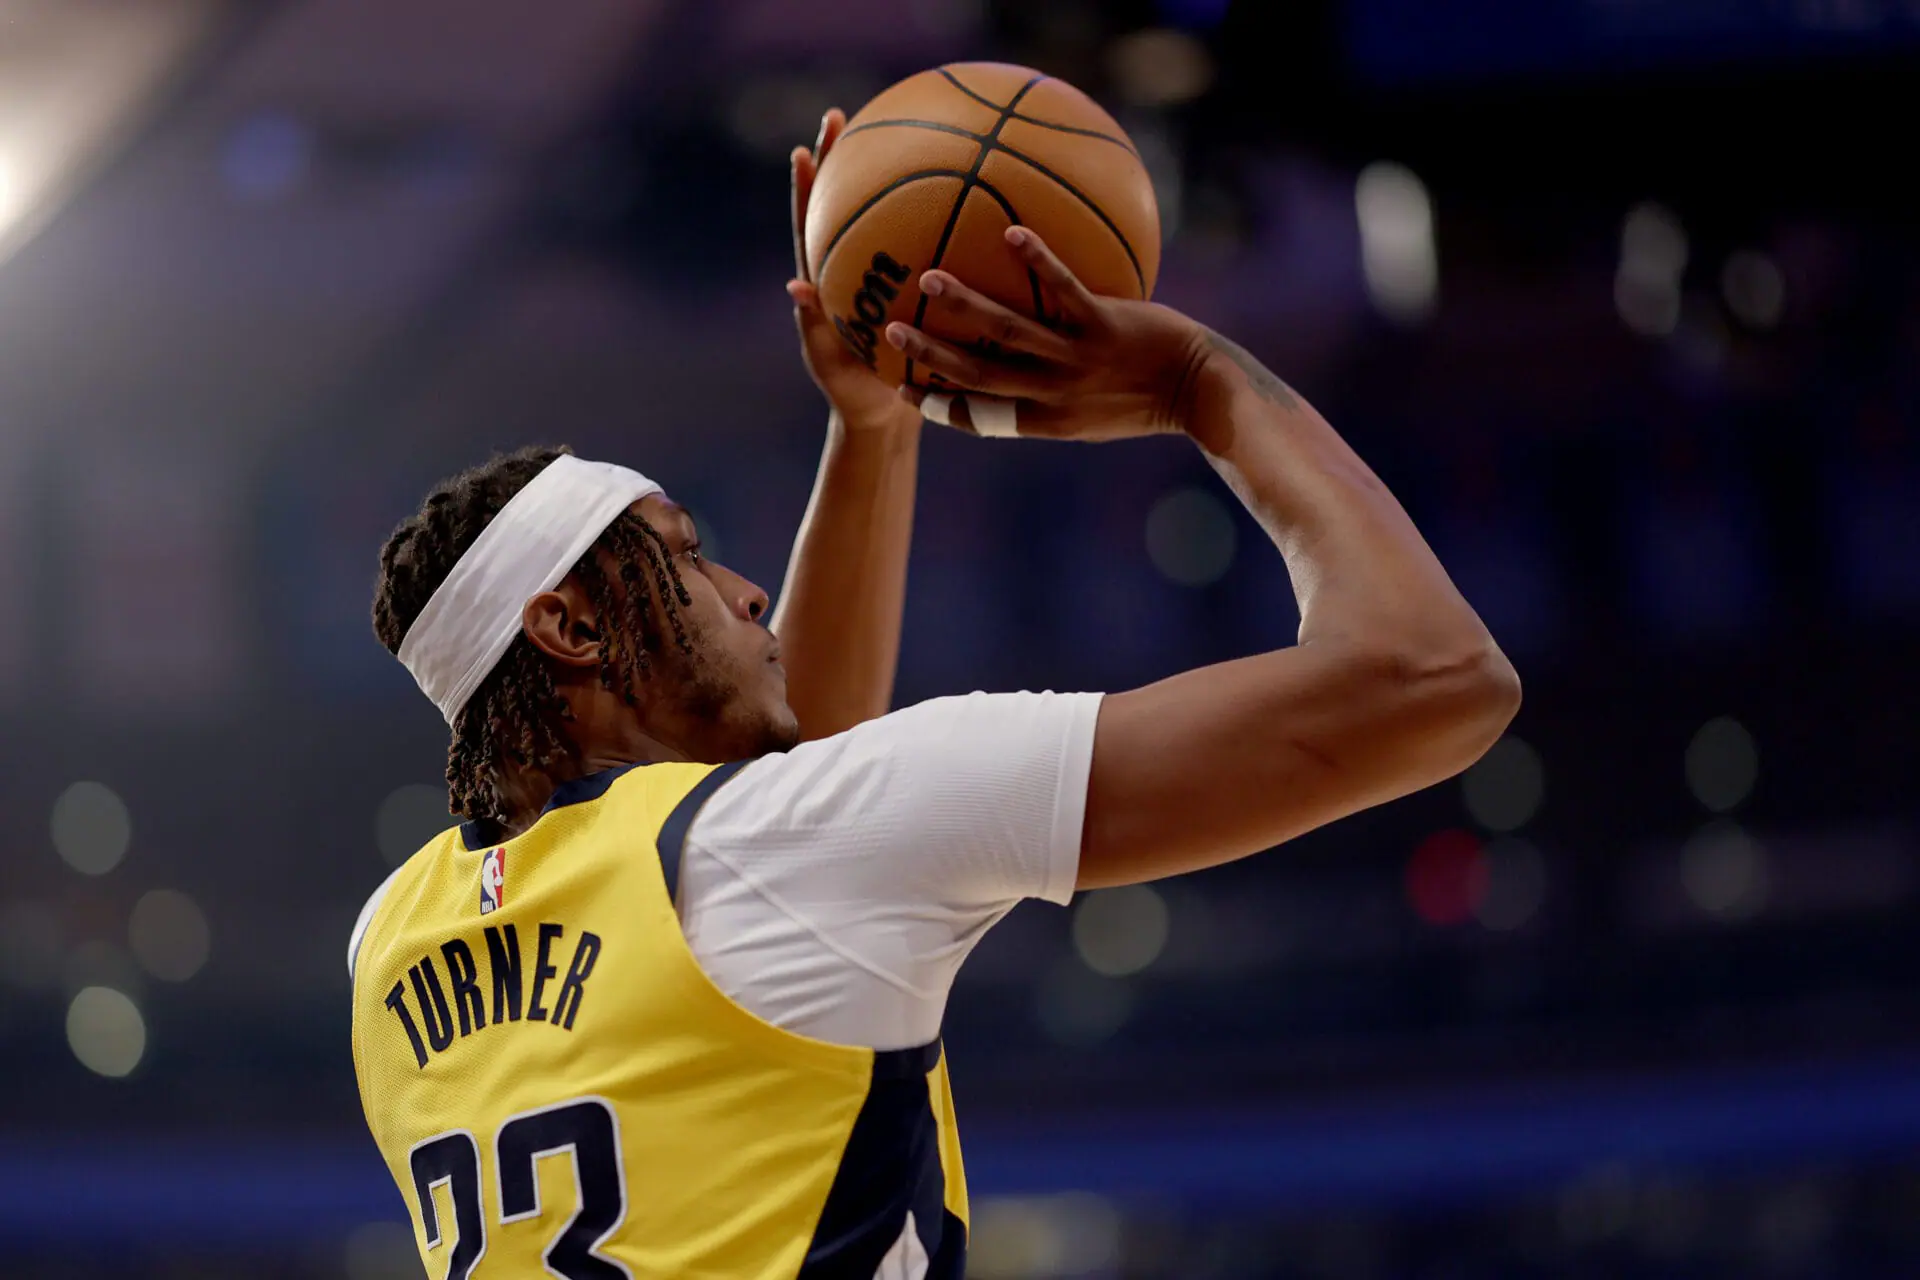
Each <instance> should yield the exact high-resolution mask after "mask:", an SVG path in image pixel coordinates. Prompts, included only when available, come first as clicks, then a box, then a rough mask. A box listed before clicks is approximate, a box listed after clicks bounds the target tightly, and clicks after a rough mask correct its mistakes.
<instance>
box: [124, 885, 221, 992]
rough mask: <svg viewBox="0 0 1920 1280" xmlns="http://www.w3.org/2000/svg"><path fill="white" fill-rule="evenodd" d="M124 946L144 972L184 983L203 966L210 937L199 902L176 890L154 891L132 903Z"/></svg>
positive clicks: (210, 950) (164, 980)
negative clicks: (130, 951)
mask: <svg viewBox="0 0 1920 1280" xmlns="http://www.w3.org/2000/svg"><path fill="white" fill-rule="evenodd" d="M127 943H128V945H129V946H131V947H132V948H133V954H134V956H135V957H136V958H138V959H139V961H140V965H141V967H142V968H144V969H145V970H146V971H147V972H148V973H150V974H152V975H153V976H154V977H156V978H159V979H160V980H162V981H163V982H185V981H186V980H187V979H189V978H191V977H193V975H194V974H196V973H198V972H200V970H201V968H202V967H204V966H205V965H206V963H207V957H208V955H209V954H211V952H212V949H213V935H212V932H211V930H210V929H209V928H208V927H207V916H206V913H205V912H203V911H202V910H201V909H200V904H199V903H197V902H195V901H194V900H193V899H192V898H190V897H188V896H187V895H186V894H184V893H181V892H179V891H177V890H173V889H155V890H153V891H151V892H150V893H147V894H144V895H142V896H141V898H140V901H139V902H137V903H135V904H134V907H133V916H132V918H131V919H130V920H129V921H128V924H127Z"/></svg>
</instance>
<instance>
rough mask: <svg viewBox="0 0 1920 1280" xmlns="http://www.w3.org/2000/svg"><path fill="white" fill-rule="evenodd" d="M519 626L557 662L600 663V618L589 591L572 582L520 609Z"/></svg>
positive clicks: (538, 597)
mask: <svg viewBox="0 0 1920 1280" xmlns="http://www.w3.org/2000/svg"><path fill="white" fill-rule="evenodd" d="M520 629H521V631H522V632H524V633H525V634H526V637H527V639H528V640H529V641H530V642H531V643H532V644H533V647H534V648H536V649H538V650H539V651H540V652H541V653H544V654H546V655H547V656H548V657H549V658H552V659H553V660H554V661H555V662H559V663H562V664H564V665H566V666H570V667H597V666H599V665H600V620H599V618H597V617H596V616H594V612H593V605H592V604H591V603H590V602H589V601H588V600H587V597H586V593H585V592H583V591H581V590H580V589H579V588H578V587H576V586H575V585H574V584H573V583H572V582H571V581H566V582H562V583H561V584H560V585H559V586H558V587H555V588H554V589H553V590H551V591H542V592H541V593H540V594H539V595H537V596H535V597H533V598H532V599H531V600H529V601H527V603H526V606H525V607H524V608H523V609H521V611H520Z"/></svg>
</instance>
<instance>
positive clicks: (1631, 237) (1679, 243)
mask: <svg viewBox="0 0 1920 1280" xmlns="http://www.w3.org/2000/svg"><path fill="white" fill-rule="evenodd" d="M1687 256H1688V246H1687V233H1686V229H1685V228H1684V227H1682V226H1681V225H1680V219H1679V218H1678V217H1677V216H1675V214H1674V213H1673V211H1672V210H1670V209H1668V208H1666V207H1665V206H1663V205H1658V204H1653V203H1647V204H1640V205H1636V206H1635V207H1634V208H1633V209H1632V210H1631V211H1630V212H1628V214H1627V218H1626V221H1625V223H1624V224H1622V226H1621V229H1620V267H1619V270H1618V271H1617V272H1616V273H1615V275H1614V281H1613V301H1614V305H1615V306H1616V307H1617V308H1618V309H1619V312H1620V318H1621V319H1622V320H1624V321H1625V322H1626V324H1627V327H1628V328H1629V329H1632V330H1633V331H1634V332H1635V333H1638V334H1643V335H1645V336H1647V337H1664V336H1666V335H1667V334H1670V333H1672V332H1673V331H1674V328H1675V327H1676V326H1677V325H1678V324H1679V323H1680V284H1681V279H1682V277H1683V275H1684V274H1685V272H1686V269H1687Z"/></svg>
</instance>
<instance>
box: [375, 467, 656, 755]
mask: <svg viewBox="0 0 1920 1280" xmlns="http://www.w3.org/2000/svg"><path fill="white" fill-rule="evenodd" d="M661 492H664V490H662V489H661V488H660V486H659V485H657V484H655V483H654V482H653V481H651V480H649V479H647V478H646V477H645V476H643V475H641V474H640V473H639V472H637V471H629V470H628V469H627V468H625V467H616V466H614V465H613V464H611V463H607V462H587V461H585V460H584V459H581V458H576V457H574V456H573V455H572V454H564V453H563V454H561V455H560V456H559V457H557V458H555V459H554V460H553V461H552V462H551V463H549V464H548V465H547V467H546V468H545V469H544V470H542V471H541V472H540V474H539V475H537V476H535V477H534V478H533V479H532V480H530V481H528V482H527V485H526V487H525V488H523V489H521V490H520V492H518V493H516V494H514V495H513V497H512V498H511V499H509V500H508V502H507V505H506V506H504V507H502V508H500V513H499V514H498V515H496V516H494V518H493V519H492V520H490V521H488V522H487V527H486V528H484V529H482V530H481V531H480V536H479V537H478V538H476V539H474V543H473V545H472V546H470V547H468V548H467V551H466V554H465V555H463V556H461V557H460V559H459V560H458V561H457V562H456V563H455V564H454V566H453V572H451V573H449V574H448V575H447V580H446V581H445V582H442V583H441V584H440V588H439V590H437V591H435V592H434V593H433V598H432V599H431V600H429V601H427V607H426V608H424V609H422V610H421V611H420V616H419V617H418V618H415V619H414V620H413V625H412V626H411V627H408V628H407V638H406V639H404V640H402V641H401V642H400V662H401V665H403V666H405V667H406V669H407V670H408V671H409V672H411V673H412V675H413V678H414V680H415V681H416V682H418V683H419V685H420V689H421V691H422V692H423V693H425V694H426V695H427V697H428V698H430V699H431V700H432V701H433V705H434V706H436V707H438V708H440V714H441V715H443V716H445V717H446V720H447V723H448V724H450V725H451V724H452V723H453V722H454V721H455V720H457V719H459V717H460V709H461V708H462V707H464V706H466V705H467V699H469V698H471V697H472V696H473V691H474V690H475V689H478V688H479V687H480V682H481V681H482V680H485V679H486V678H487V673H488V672H490V671H492V670H493V668H494V664H495V663H497V662H499V661H500V655H501V654H503V653H505V652H506V651H507V649H508V647H509V646H510V645H512V644H513V640H514V637H515V636H517V635H519V634H520V617H521V613H522V611H523V610H524V609H525V608H526V604H527V601H528V600H531V599H532V598H533V597H534V596H537V595H539V594H540V593H541V592H542V591H551V590H552V589H553V588H554V587H555V586H557V585H558V584H559V582H560V580H561V579H562V578H564V577H566V576H567V573H568V571H569V570H571V569H572V568H573V566H574V565H575V564H577V563H579V561H580V557H581V556H583V555H585V554H586V553H587V548H588V547H591V546H592V545H593V544H594V542H595V541H596V540H598V538H599V537H600V535H601V534H602V533H605V532H606V529H607V526H608V525H610V524H612V523H613V522H614V521H615V520H616V519H618V518H619V516H620V513H621V512H623V511H625V510H626V509H627V508H628V507H629V506H631V505H633V504H634V503H636V502H638V501H640V499H642V498H644V497H646V496H647V495H648V494H653V493H661Z"/></svg>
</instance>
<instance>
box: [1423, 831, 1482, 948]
mask: <svg viewBox="0 0 1920 1280" xmlns="http://www.w3.org/2000/svg"><path fill="white" fill-rule="evenodd" d="M1487 873H1488V868H1487V854H1486V850H1485V849H1484V848H1483V847H1482V846H1481V843H1480V839H1479V837H1477V836H1475V835H1474V834H1473V833H1472V832H1469V831H1440V832H1436V833H1435V834H1433V835H1431V836H1428V837H1427V838H1426V839H1425V840H1423V841H1421V842H1420V845H1419V847H1418V848H1416V849H1415V850H1414V851H1413V856H1412V857H1411V858H1409V859H1408V860H1407V870H1406V890H1407V902H1408V903H1409V904H1410V905H1411V906H1412V907H1413V910H1414V913H1415V914H1416V915H1418V916H1419V917H1420V918H1421V919H1422V920H1424V921H1426V922H1427V923H1428V924H1433V925H1453V924H1460V923H1462V922H1463V921H1466V920H1468V919H1470V918H1471V917H1472V916H1473V914H1474V912H1475V911H1476V910H1477V909H1478V908H1479V906H1480V903H1481V901H1482V899H1484V898H1485V896H1486V892H1487V878H1488V876H1487Z"/></svg>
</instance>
